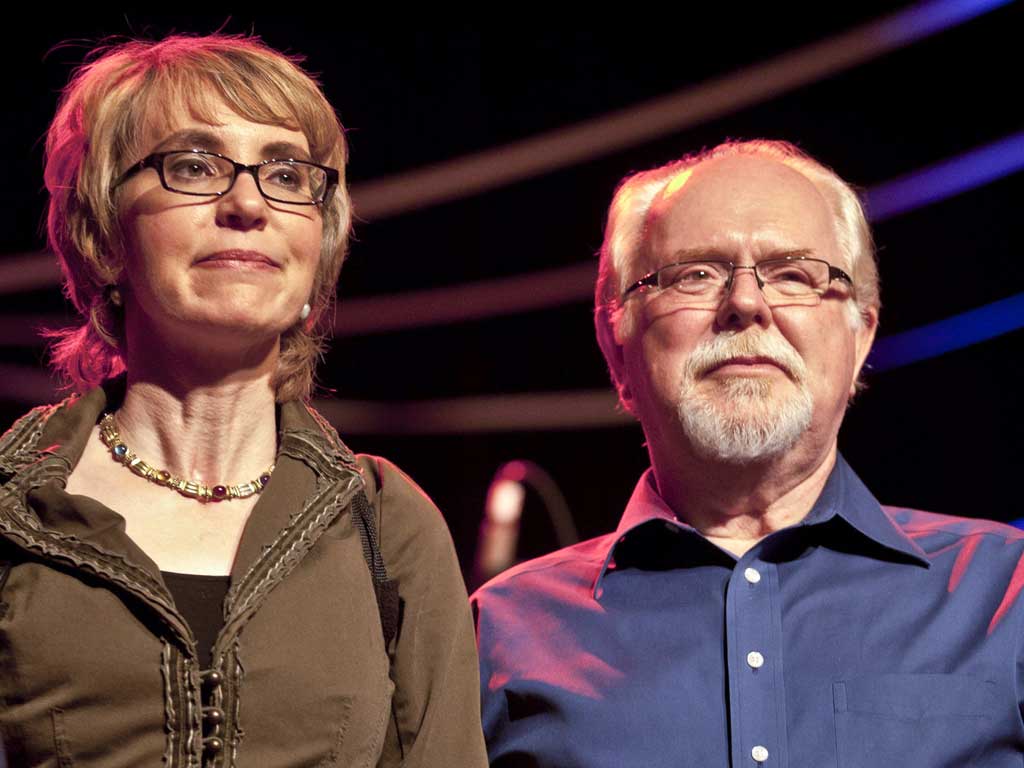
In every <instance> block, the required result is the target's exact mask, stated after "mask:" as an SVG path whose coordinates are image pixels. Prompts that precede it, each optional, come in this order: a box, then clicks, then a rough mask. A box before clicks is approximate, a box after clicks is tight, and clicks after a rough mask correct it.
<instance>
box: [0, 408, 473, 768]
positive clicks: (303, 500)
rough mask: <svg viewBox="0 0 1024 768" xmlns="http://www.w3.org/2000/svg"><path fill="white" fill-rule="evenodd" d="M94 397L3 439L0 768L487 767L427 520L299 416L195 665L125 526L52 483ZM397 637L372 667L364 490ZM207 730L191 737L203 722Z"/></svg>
mask: <svg viewBox="0 0 1024 768" xmlns="http://www.w3.org/2000/svg"><path fill="white" fill-rule="evenodd" d="M107 398H108V393H107V391H105V390H104V389H102V388H101V389H96V390H93V391H91V392H89V393H88V394H86V395H84V396H82V397H80V398H76V399H73V400H70V401H68V402H66V403H64V404H62V405H61V406H55V407H45V408H40V409H37V410H35V411H32V412H31V413H29V414H28V415H27V416H25V417H23V418H22V419H21V420H19V421H18V422H17V423H16V424H15V425H14V426H13V427H12V428H11V430H10V431H9V432H7V434H6V435H4V436H3V438H0V734H2V737H3V741H4V743H5V745H6V750H7V755H8V761H9V764H10V765H11V766H54V767H55V768H69V767H70V766H103V767H104V768H106V767H107V766H126V767H127V766H132V767H133V768H134V767H136V766H160V765H165V766H170V767H172V768H174V767H178V766H189V767H191V766H196V767H197V768H198V766H201V765H214V766H245V767H246V768H248V767H250V766H251V767H252V768H275V767H277V766H282V767H283V766H289V767H292V766H398V765H402V766H407V767H408V768H414V767H419V766H423V767H426V766H439V767H440V766H444V767H446V768H447V766H456V767H460V768H461V766H470V767H472V766H484V765H486V757H485V754H484V746H483V738H482V735H481V732H480V714H479V678H478V672H477V660H476V652H475V649H474V643H473V628H472V623H471V620H470V616H469V610H468V605H467V602H466V593H465V587H464V586H463V583H462V579H461V576H460V574H459V569H458V564H457V562H456V559H455V554H454V551H453V548H452V545H451V539H450V537H449V535H448V531H447V528H446V527H445V525H444V521H443V519H442V518H441V515H440V514H439V513H438V511H437V510H436V508H435V507H434V506H433V505H432V504H431V503H430V501H429V500H428V499H427V497H426V496H425V495H424V494H423V492H422V491H420V490H419V489H418V488H417V487H416V486H415V485H414V484H413V483H412V482H411V481H410V480H409V479H408V478H407V477H405V476H404V475H403V474H402V473H401V472H400V471H399V470H398V469H396V468H395V467H394V466H392V465H390V464H388V463H387V462H384V461H382V460H378V459H372V458H367V457H358V458H357V457H355V456H353V455H352V454H351V453H350V452H349V451H348V449H347V448H346V447H345V446H344V445H343V444H342V443H341V442H340V440H338V439H337V435H336V434H334V432H333V430H332V429H331V428H330V427H329V426H328V425H326V423H325V422H324V421H323V420H322V419H321V418H320V417H319V416H317V415H316V414H315V412H313V411H311V410H309V409H307V407H306V406H304V405H303V404H301V403H287V404H285V405H283V406H282V407H281V415H280V428H281V432H280V446H279V455H278V458H277V468H276V469H275V471H274V476H273V479H272V481H271V483H270V485H269V486H268V487H267V488H266V490H265V491H264V493H263V494H262V496H261V498H260V500H259V502H258V503H257V505H256V507H255V509H254V510H253V512H252V515H251V517H250V519H249V521H248V523H247V524H246V527H245V531H244V533H243V536H242V540H241V544H240V546H239V550H238V553H237V556H236V559H235V562H234V566H233V568H232V573H231V588H230V591H229V593H228V596H227V599H226V600H225V605H224V617H225V623H224V627H223V628H222V630H221V632H220V634H219V635H218V637H217V640H216V643H215V645H214V651H213V658H214V666H213V669H212V670H200V668H199V665H198V663H197V661H196V648H195V639H194V637H193V635H192V632H191V630H190V629H189V627H188V626H187V624H186V623H185V620H184V619H183V618H182V616H181V614H180V613H179V612H178V611H177V610H176V608H175V606H174V600H173V598H172V597H171V595H170V593H169V592H168V590H167V588H166V586H165V585H164V583H163V580H162V579H161V576H160V572H159V569H158V568H157V566H156V564H155V563H154V562H153V561H152V560H151V559H150V558H149V557H147V556H146V554H145V553H144V552H143V551H142V550H140V549H139V548H138V546H136V545H135V543H134V542H133V541H132V540H131V539H130V538H128V536H127V535H126V534H125V524H124V519H123V518H122V517H121V516H120V515H118V514H117V513H116V512H114V511H111V510H110V509H107V508H106V507H104V506H103V505H101V504H99V503H98V502H96V501H94V500H92V499H89V498H87V497H84V496H71V495H69V494H67V493H65V492H64V490H63V488H64V483H65V482H66V479H67V477H68V475H69V473H70V471H71V469H72V467H73V466H74V465H75V463H76V462H77V461H78V458H79V457H80V456H81V453H82V451H83V450H84V446H85V442H86V440H87V439H88V438H89V436H90V434H91V430H92V428H93V426H94V425H95V423H96V421H97V419H98V417H99V415H100V414H101V413H102V412H103V411H104V410H105V408H106V407H107ZM364 488H365V491H366V494H367V496H368V497H369V499H370V502H371V504H372V505H373V507H374V511H375V513H376V522H377V530H378V533H379V537H380V546H381V551H382V553H383V557H384V562H385V566H386V568H387V570H388V576H389V578H390V579H392V580H394V581H396V582H397V584H398V590H399V595H400V597H401V601H402V611H401V618H400V625H399V629H398V634H397V636H396V637H395V639H394V640H392V642H391V644H390V647H389V648H385V646H384V639H383V635H382V631H381V618H380V613H379V610H378V607H377V602H376V600H375V595H374V590H373V584H372V580H371V576H370V571H369V569H368V567H367V563H366V561H365V560H364V556H363V552H362V548H361V541H360V536H359V534H358V531H357V530H356V528H355V527H354V526H353V524H352V517H351V514H350V509H349V507H350V504H351V501H352V498H353V496H354V495H355V494H356V493H357V492H358V491H359V490H360V489H364ZM204 721H205V722H204Z"/></svg>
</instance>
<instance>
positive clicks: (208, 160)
mask: <svg viewBox="0 0 1024 768" xmlns="http://www.w3.org/2000/svg"><path fill="white" fill-rule="evenodd" d="M145 168H155V169H156V172H157V173H158V174H159V175H160V183H161V184H162V185H163V187H164V189H166V190H168V191H170V192H177V193H178V194H181V195H197V196H204V197H208V196H220V195H225V194H227V193H228V192H230V191H231V188H232V187H233V186H234V185H235V180H236V179H237V178H238V174H240V173H250V174H252V177H253V178H254V179H255V180H256V187H257V188H258V189H259V191H260V194H262V195H263V197H265V198H266V199H267V200H273V201H274V202H277V203H288V204H290V205H320V204H321V203H323V202H324V201H325V200H326V199H327V197H328V196H329V195H330V194H331V192H332V191H333V190H334V187H336V186H337V184H338V172H337V171H336V170H335V169H334V168H328V167H327V166H325V165H319V164H317V163H310V162H307V161H306V160H264V161H263V162H262V163H255V164H254V165H243V164H242V163H236V162H235V161H234V160H232V159H231V158H230V157H224V155H218V154H217V153H215V152H202V151H200V150H196V149H187V150H176V151H174V152H154V153H153V154H152V155H149V156H148V157H144V158H143V159H142V160H140V161H139V162H137V163H135V165H133V166H132V167H131V168H129V169H128V170H127V171H125V172H124V173H122V174H121V177H120V178H119V179H118V180H117V181H116V182H114V186H115V187H116V186H118V185H120V184H122V183H124V182H125V181H126V180H127V179H129V178H130V177H131V176H133V175H134V174H136V173H138V172H139V171H141V170H143V169H145Z"/></svg>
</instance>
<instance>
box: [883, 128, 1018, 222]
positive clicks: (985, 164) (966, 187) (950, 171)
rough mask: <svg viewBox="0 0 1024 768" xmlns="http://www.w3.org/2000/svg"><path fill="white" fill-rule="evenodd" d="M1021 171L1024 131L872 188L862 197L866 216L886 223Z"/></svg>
mask: <svg viewBox="0 0 1024 768" xmlns="http://www.w3.org/2000/svg"><path fill="white" fill-rule="evenodd" d="M1022 169H1024V131H1022V132H1020V133H1015V134H1011V135H1010V136H1007V137H1005V138H1002V139H999V140H998V141H994V142H992V143H991V144H986V145H984V146H981V147H977V148H976V149H972V150H970V151H969V152H965V153H964V154H962V155H958V156H957V157H953V158H950V159H949V160H943V161H942V162H939V163H936V164H935V165H930V166H928V167H926V168H922V169H920V170H917V171H914V172H913V173H908V174H906V175H905V176H900V177H897V178H895V179H893V180H892V181H887V182H885V183H883V184H879V185H878V186H876V187H872V188H871V189H869V190H868V192H867V195H866V196H865V197H866V204H867V206H866V207H867V214H868V216H869V218H870V219H871V220H872V221H874V222H879V221H885V220H886V219H891V218H893V217H895V216H899V215H900V214H902V213H907V212H909V211H913V210H916V209H918V208H923V207H925V206H927V205H931V204H932V203H937V202H939V201H941V200H945V199H947V198H950V197H953V196H955V195H959V194H961V193H963V192H968V191H970V190H972V189H975V188H977V187H980V186H983V185H985V184H989V183H991V182H993V181H996V180H998V179H1001V178H1003V177H1004V176H1009V175H1010V174H1012V173H1016V172H1017V171H1020V170H1022Z"/></svg>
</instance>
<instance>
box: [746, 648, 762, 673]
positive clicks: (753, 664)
mask: <svg viewBox="0 0 1024 768" xmlns="http://www.w3.org/2000/svg"><path fill="white" fill-rule="evenodd" d="M747 664H749V665H750V668H751V669H760V668H761V667H763V666H764V656H762V655H761V654H760V653H758V652H757V651H751V652H750V653H748V654H747Z"/></svg>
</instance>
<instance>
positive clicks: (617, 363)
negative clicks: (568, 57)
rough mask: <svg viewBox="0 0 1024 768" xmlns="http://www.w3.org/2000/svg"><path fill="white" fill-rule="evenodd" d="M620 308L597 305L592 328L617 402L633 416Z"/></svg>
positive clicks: (633, 408) (632, 401)
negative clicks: (613, 387) (617, 396)
mask: <svg viewBox="0 0 1024 768" xmlns="http://www.w3.org/2000/svg"><path fill="white" fill-rule="evenodd" d="M622 311H623V310H622V309H621V308H610V307H608V306H607V305H603V306H601V307H599V308H598V309H597V310H596V311H595V312H594V329H595V331H596V332H597V345H598V346H599V347H600V348H601V352H602V354H604V359H605V362H606V363H607V364H608V373H609V374H610V375H611V378H612V384H613V385H614V386H615V391H616V392H618V394H619V403H620V404H621V405H622V407H623V408H624V409H625V410H626V411H627V412H628V413H631V414H632V415H633V416H636V409H635V407H634V400H633V391H632V389H631V388H630V386H629V380H628V377H627V376H626V366H625V361H624V359H623V354H622V339H621V338H620V335H619V332H620V330H621V329H622V325H623V324H622V318H621V314H622Z"/></svg>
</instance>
